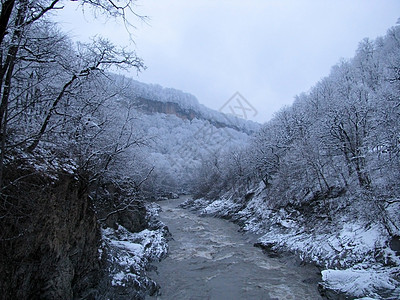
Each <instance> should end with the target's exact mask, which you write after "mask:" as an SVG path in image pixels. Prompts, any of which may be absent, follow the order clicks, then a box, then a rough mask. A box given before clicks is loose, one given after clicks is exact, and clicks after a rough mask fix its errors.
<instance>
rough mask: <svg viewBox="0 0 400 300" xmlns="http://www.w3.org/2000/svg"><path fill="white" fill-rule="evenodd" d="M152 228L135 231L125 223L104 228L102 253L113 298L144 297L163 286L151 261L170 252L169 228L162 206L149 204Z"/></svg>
mask: <svg viewBox="0 0 400 300" xmlns="http://www.w3.org/2000/svg"><path fill="white" fill-rule="evenodd" d="M146 211H147V218H148V221H149V224H150V229H144V230H142V231H140V232H137V233H132V232H130V231H129V230H127V229H126V228H125V227H123V226H122V225H118V228H116V229H113V228H109V227H107V228H103V229H102V241H103V244H102V247H101V252H100V255H101V256H104V257H102V258H103V260H104V261H105V264H106V265H107V276H106V278H107V279H106V280H107V281H108V283H106V285H107V286H108V290H107V292H106V293H105V295H106V296H107V295H109V296H110V297H111V298H112V299H143V298H144V296H145V295H146V294H154V293H155V292H157V290H158V289H159V286H158V285H157V283H156V282H155V281H153V280H152V279H151V278H150V277H149V276H148V274H147V271H148V270H150V269H151V268H152V266H151V262H153V261H157V260H160V259H162V258H164V257H165V256H166V254H167V252H168V244H167V240H166V237H167V235H168V230H167V229H166V227H165V226H164V224H162V223H161V222H160V221H159V220H157V215H158V212H159V206H158V205H157V204H154V203H148V204H147V205H146Z"/></svg>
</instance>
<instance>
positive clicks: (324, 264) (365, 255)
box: [184, 188, 400, 299]
mask: <svg viewBox="0 0 400 300" xmlns="http://www.w3.org/2000/svg"><path fill="white" fill-rule="evenodd" d="M253 192H254V193H255V196H254V197H253V198H252V199H251V200H250V201H248V202H247V203H246V201H238V199H237V197H236V198H235V197H234V196H232V194H231V195H229V194H226V197H223V198H221V199H219V200H216V201H209V200H205V199H197V200H189V201H187V202H186V203H185V204H184V207H191V208H194V209H196V210H198V211H200V213H201V214H206V215H215V216H218V217H224V218H230V219H231V220H233V221H236V222H238V223H239V224H241V225H242V227H243V229H244V230H247V231H252V232H257V233H259V234H262V236H261V237H260V238H259V243H258V244H259V245H260V246H262V247H264V248H266V249H269V250H270V251H273V252H285V251H289V252H292V253H296V254H297V255H299V256H300V258H301V259H303V260H304V261H307V262H313V263H315V264H317V265H318V266H319V267H321V269H322V272H321V273H322V280H323V282H322V283H321V285H320V286H321V289H322V290H323V291H325V292H326V291H334V292H336V293H337V294H343V295H346V296H348V297H351V299H355V298H363V297H364V298H363V299H400V282H399V279H400V258H399V256H398V253H397V255H396V252H395V251H393V250H392V249H391V248H390V246H389V244H390V238H391V237H390V235H389V234H388V233H387V230H386V229H385V228H384V226H382V225H381V224H380V223H379V222H370V223H368V224H367V223H366V222H363V221H362V220H357V219H354V218H349V217H346V215H345V214H343V215H341V216H340V215H339V214H338V216H336V217H334V218H333V220H332V219H331V220H329V219H328V218H327V217H326V216H323V215H320V216H319V217H318V218H314V219H312V222H310V220H309V219H308V220H307V219H306V217H305V216H304V215H302V214H301V213H300V212H299V211H298V210H296V209H294V208H293V207H292V208H280V209H278V210H277V209H271V208H270V205H268V203H266V201H265V200H264V199H263V196H262V195H263V194H262V191H261V189H260V188H255V189H254V190H253ZM365 297H367V298H365ZM368 297H369V298H368Z"/></svg>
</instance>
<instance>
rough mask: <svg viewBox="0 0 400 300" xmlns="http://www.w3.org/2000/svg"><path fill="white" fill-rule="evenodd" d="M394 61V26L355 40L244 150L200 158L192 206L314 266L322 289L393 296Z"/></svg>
mask: <svg viewBox="0 0 400 300" xmlns="http://www.w3.org/2000/svg"><path fill="white" fill-rule="evenodd" d="M399 65H400V26H399V25H397V26H395V27H393V28H391V29H389V30H388V32H387V34H386V35H385V36H384V37H380V38H377V39H376V40H369V39H365V40H363V41H362V42H360V44H359V47H358V49H357V52H356V54H355V56H354V58H352V59H348V60H342V61H340V62H339V63H338V64H337V65H335V66H333V67H332V70H331V73H330V74H329V76H327V77H325V78H323V79H322V80H320V81H319V82H318V83H316V84H315V86H313V87H312V88H311V89H310V90H309V92H307V93H302V94H300V95H298V96H297V97H296V98H295V100H294V103H293V105H292V106H290V107H286V108H283V109H282V110H281V111H279V112H277V113H276V115H275V117H274V118H273V119H272V120H271V121H270V122H267V123H266V124H264V125H263V127H262V128H261V130H260V131H259V132H258V133H257V134H256V135H255V136H254V137H252V139H251V142H250V143H249V144H248V145H246V146H245V147H243V148H241V149H235V150H233V151H231V152H227V153H226V155H224V156H210V157H209V159H208V160H204V161H203V162H202V166H201V168H200V171H199V172H200V174H199V177H198V178H199V180H198V181H197V185H196V189H195V194H196V197H197V198H200V199H199V200H196V201H194V202H192V203H191V205H193V206H194V207H197V208H199V209H200V208H201V209H203V210H202V212H203V213H205V214H215V215H219V216H223V217H228V218H231V219H233V220H235V221H237V222H239V223H240V224H242V225H243V226H244V228H245V229H246V230H250V231H256V232H259V233H263V234H265V235H264V236H263V237H262V238H261V239H260V242H259V245H260V246H262V247H265V248H268V249H272V250H275V251H278V250H280V251H282V250H289V251H293V252H296V253H298V254H299V255H300V256H301V257H303V258H304V259H305V260H307V261H313V262H316V263H317V264H318V265H320V266H322V267H323V269H325V270H324V271H323V272H322V274H323V279H324V283H323V285H324V287H325V288H327V289H333V290H336V291H339V292H343V293H348V294H349V295H352V296H354V297H363V296H370V297H373V298H375V297H376V298H378V299H379V298H380V297H389V298H388V299H395V298H397V297H398V296H399V295H400V294H399V293H400V290H399V282H398V276H399V270H400V269H399V262H400V261H399V256H398V255H399V251H400V248H399V241H400V240H399V236H400V214H399V211H400V200H399V197H400V189H399V182H400V172H399V171H400V139H399V138H400V136H399V132H400V102H399V99H400V98H399V97H400V77H399V75H400V68H399ZM205 174H208V176H205Z"/></svg>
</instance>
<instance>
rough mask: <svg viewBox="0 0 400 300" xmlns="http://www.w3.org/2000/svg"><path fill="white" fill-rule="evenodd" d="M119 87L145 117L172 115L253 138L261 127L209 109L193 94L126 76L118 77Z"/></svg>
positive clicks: (249, 121)
mask: <svg viewBox="0 0 400 300" xmlns="http://www.w3.org/2000/svg"><path fill="white" fill-rule="evenodd" d="M117 78H118V80H117V82H119V83H120V84H124V85H126V86H127V88H126V92H125V94H126V96H127V97H128V98H130V100H132V101H134V103H136V108H137V109H138V110H139V111H142V112H145V113H164V114H173V115H176V116H177V117H179V118H181V119H187V120H190V121H191V120H193V119H195V118H196V119H199V120H204V121H209V122H210V123H211V124H213V125H214V126H215V127H217V128H223V127H227V128H232V129H235V130H237V131H241V132H245V133H247V134H253V133H255V132H256V131H258V130H259V129H260V124H258V123H256V122H253V121H251V120H246V119H242V118H238V117H236V116H233V115H228V114H224V113H222V112H220V111H216V110H213V109H210V108H208V107H206V106H204V105H202V104H200V103H199V101H198V100H197V98H196V97H195V96H193V95H191V94H188V93H185V92H182V91H180V90H176V89H172V88H163V87H161V86H160V85H155V84H146V83H142V82H139V81H136V80H133V79H130V78H125V77H123V76H121V77H117Z"/></svg>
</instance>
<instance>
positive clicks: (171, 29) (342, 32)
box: [56, 0, 400, 122]
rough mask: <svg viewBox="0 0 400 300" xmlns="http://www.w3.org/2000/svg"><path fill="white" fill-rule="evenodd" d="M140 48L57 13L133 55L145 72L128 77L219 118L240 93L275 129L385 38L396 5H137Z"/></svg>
mask: <svg viewBox="0 0 400 300" xmlns="http://www.w3.org/2000/svg"><path fill="white" fill-rule="evenodd" d="M137 5H138V6H137V12H138V13H139V14H141V15H147V16H149V17H150V20H149V21H148V24H145V23H141V22H138V21H137V20H135V21H134V22H135V26H136V29H135V30H133V31H132V32H133V34H134V40H135V44H132V43H130V42H129V36H128V33H127V32H126V30H125V29H124V27H123V25H122V24H116V23H115V22H113V21H108V22H105V21H104V20H101V18H100V19H99V20H95V19H94V18H93V17H92V14H91V13H89V12H87V13H86V14H85V16H83V15H82V13H81V12H80V10H78V11H77V10H76V7H77V4H76V2H67V3H66V7H65V9H64V10H62V11H60V12H59V13H58V14H57V17H56V20H58V21H59V22H60V24H61V26H62V27H63V28H64V29H65V30H66V31H68V32H70V33H71V35H72V36H73V37H74V38H75V39H77V40H87V39H88V37H89V36H93V35H96V34H98V35H102V36H105V37H107V38H109V39H110V40H112V41H113V42H114V43H116V44H120V45H127V46H129V47H133V48H134V49H135V50H136V52H137V53H138V55H139V56H140V57H142V58H143V59H144V61H145V64H146V66H147V67H148V69H147V70H146V71H144V72H143V73H140V74H139V76H136V73H133V74H131V77H133V78H135V79H137V80H139V81H143V82H147V83H157V84H160V85H162V86H165V87H172V88H176V89H180V90H183V91H185V92H189V93H192V94H194V95H195V96H196V97H197V98H198V99H199V101H200V103H203V104H205V105H206V106H208V107H211V108H213V109H217V110H218V109H219V108H220V107H221V106H223V104H224V103H225V101H227V100H228V99H229V98H230V97H231V96H232V95H233V94H234V93H235V92H236V91H238V92H240V93H241V94H242V95H243V96H244V97H245V98H246V99H247V100H248V101H249V102H250V103H251V104H252V105H253V106H254V107H255V108H256V109H257V110H258V115H257V116H256V117H255V118H254V119H255V120H257V121H259V122H264V121H267V120H269V119H270V118H271V117H272V115H273V113H274V112H276V111H278V110H279V109H280V108H281V107H283V106H284V105H289V104H291V103H292V101H293V97H294V96H295V95H296V94H299V93H301V92H306V91H308V90H309V89H310V88H311V87H312V86H313V85H314V84H315V83H316V82H317V81H318V80H319V79H321V78H322V77H324V76H326V75H328V74H329V71H330V68H331V66H332V65H334V64H336V63H337V62H338V61H339V59H340V58H350V57H352V56H353V55H354V51H355V50H356V48H357V45H358V43H359V42H360V41H361V40H362V39H363V38H365V37H369V38H372V39H373V38H375V37H377V36H380V35H384V34H385V33H386V30H387V29H389V28H390V27H391V26H394V25H395V24H396V21H397V19H398V18H399V17H400V1H399V0H292V1H289V0H264V1H263V0H247V1H244V0H241V1H237V0H230V1H228V0H190V1H189V0H138V1H137Z"/></svg>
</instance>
